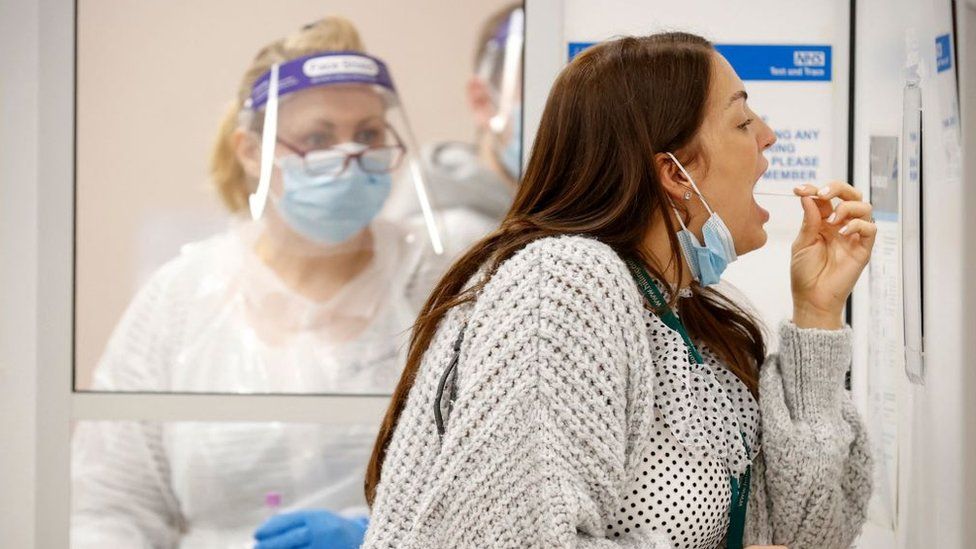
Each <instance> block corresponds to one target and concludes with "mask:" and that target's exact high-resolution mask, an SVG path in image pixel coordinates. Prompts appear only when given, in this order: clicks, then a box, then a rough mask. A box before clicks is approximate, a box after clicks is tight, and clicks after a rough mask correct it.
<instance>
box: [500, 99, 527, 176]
mask: <svg viewBox="0 0 976 549" xmlns="http://www.w3.org/2000/svg"><path fill="white" fill-rule="evenodd" d="M509 116H510V119H509V122H510V123H509V126H511V128H512V134H511V136H509V139H508V143H506V144H505V147H504V148H500V147H498V145H497V144H496V145H495V153H496V154H497V155H498V159H499V160H500V161H501V163H502V167H503V168H505V171H506V172H508V175H510V176H511V177H512V179H515V180H516V181H518V178H519V177H520V176H521V175H522V105H515V106H514V107H512V112H511V114H510V115H509ZM499 149H500V150H499Z"/></svg>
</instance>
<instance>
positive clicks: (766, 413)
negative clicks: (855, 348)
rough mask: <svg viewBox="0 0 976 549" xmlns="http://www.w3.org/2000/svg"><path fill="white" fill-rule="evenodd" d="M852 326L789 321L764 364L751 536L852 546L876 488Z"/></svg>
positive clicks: (795, 545) (792, 543) (800, 545)
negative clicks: (854, 368) (847, 386)
mask: <svg viewBox="0 0 976 549" xmlns="http://www.w3.org/2000/svg"><path fill="white" fill-rule="evenodd" d="M851 339H852V334H851V329H850V328H845V329H843V330H837V331H829V330H818V329H800V328H797V327H796V326H795V325H793V324H792V323H784V324H783V326H782V327H781V329H780V352H779V354H778V355H771V356H770V357H769V358H768V359H767V361H766V363H765V365H764V366H763V368H762V370H761V372H760V381H759V403H760V407H761V409H762V425H763V426H762V437H763V451H762V454H761V455H760V456H759V458H758V459H757V463H756V464H755V467H754V475H753V479H752V484H751V486H752V497H751V499H750V502H749V513H750V517H749V521H748V525H747V532H746V540H747V542H748V543H776V544H782V545H786V546H788V547H790V549H806V548H808V547H816V548H823V549H833V548H842V547H850V545H851V544H852V543H853V542H854V540H855V538H856V537H857V535H858V534H859V532H860V529H861V525H862V524H863V523H864V518H865V514H866V511H867V504H868V498H869V497H870V494H871V469H872V463H871V457H870V448H869V445H868V441H867V435H866V432H865V429H864V425H863V424H862V422H861V420H860V418H859V416H858V414H857V411H856V410H855V408H854V404H853V402H852V401H851V399H850V396H849V394H848V393H847V391H846V390H844V386H843V384H844V376H845V374H846V372H847V368H848V367H849V365H850V362H851V347H852V342H851Z"/></svg>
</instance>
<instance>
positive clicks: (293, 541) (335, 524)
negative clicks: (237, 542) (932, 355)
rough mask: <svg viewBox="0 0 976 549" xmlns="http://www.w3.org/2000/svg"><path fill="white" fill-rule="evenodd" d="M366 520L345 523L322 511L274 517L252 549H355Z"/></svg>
mask: <svg viewBox="0 0 976 549" xmlns="http://www.w3.org/2000/svg"><path fill="white" fill-rule="evenodd" d="M368 524H369V519H368V518H366V517H360V518H355V519H347V518H343V517H340V516H339V515H336V514H335V513H330V512H329V511H326V510H325V509H309V510H304V511H294V512H291V513H283V514H280V515H275V516H273V517H271V518H270V519H268V520H267V521H265V523H264V524H262V525H261V527H260V528H258V530H257V531H256V532H254V539H256V540H257V545H255V546H254V549H357V548H358V547H359V546H360V545H362V543H363V537H364V536H365V535H366V527H367V525H368Z"/></svg>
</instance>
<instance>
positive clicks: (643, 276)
mask: <svg viewBox="0 0 976 549" xmlns="http://www.w3.org/2000/svg"><path fill="white" fill-rule="evenodd" d="M626 263H627V268H629V269H630V273H631V274H632V275H633V276H634V281H635V282H637V287H639V288H640V290H641V293H643V294H644V297H645V298H646V299H647V301H648V302H649V303H650V304H651V307H652V308H653V309H654V314H656V315H657V316H658V317H659V318H660V319H661V321H663V322H664V325H665V326H667V327H668V328H671V329H672V330H674V331H676V332H678V333H679V334H680V335H681V339H683V340H684V341H685V346H686V347H688V353H689V354H690V355H691V357H692V358H693V359H694V361H695V364H704V363H705V361H704V360H702V356H701V353H699V352H698V347H696V346H695V343H694V342H693V341H692V340H691V336H690V335H688V330H686V329H685V325H684V324H682V323H681V319H679V318H678V315H676V314H674V311H672V310H671V307H669V306H668V302H667V301H666V300H665V299H664V296H663V295H661V291H660V290H658V289H657V286H656V285H655V284H654V282H652V281H651V275H650V274H648V273H647V269H645V268H644V266H643V265H641V264H640V263H638V262H637V261H634V260H631V259H628V260H627V261H626ZM745 440H746V439H745V435H742V442H743V443H744V444H745V445H746V454H747V455H748V454H749V444H748V443H746V441H745ZM751 476H752V466H749V467H746V470H745V472H744V473H742V476H741V477H740V478H736V477H734V476H730V477H729V479H730V484H731V486H730V488H731V491H732V497H731V502H730V503H729V531H728V533H727V534H726V536H725V540H726V547H727V548H728V549H742V537H743V535H744V533H745V527H746V505H747V504H748V503H749V480H750V477H751Z"/></svg>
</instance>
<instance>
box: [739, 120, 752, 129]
mask: <svg viewBox="0 0 976 549" xmlns="http://www.w3.org/2000/svg"><path fill="white" fill-rule="evenodd" d="M752 122H753V119H752V118H750V119H748V120H746V121H745V122H743V123H741V124H739V125H738V128H739V129H740V130H743V131H745V129H746V128H748V127H749V124H752Z"/></svg>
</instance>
